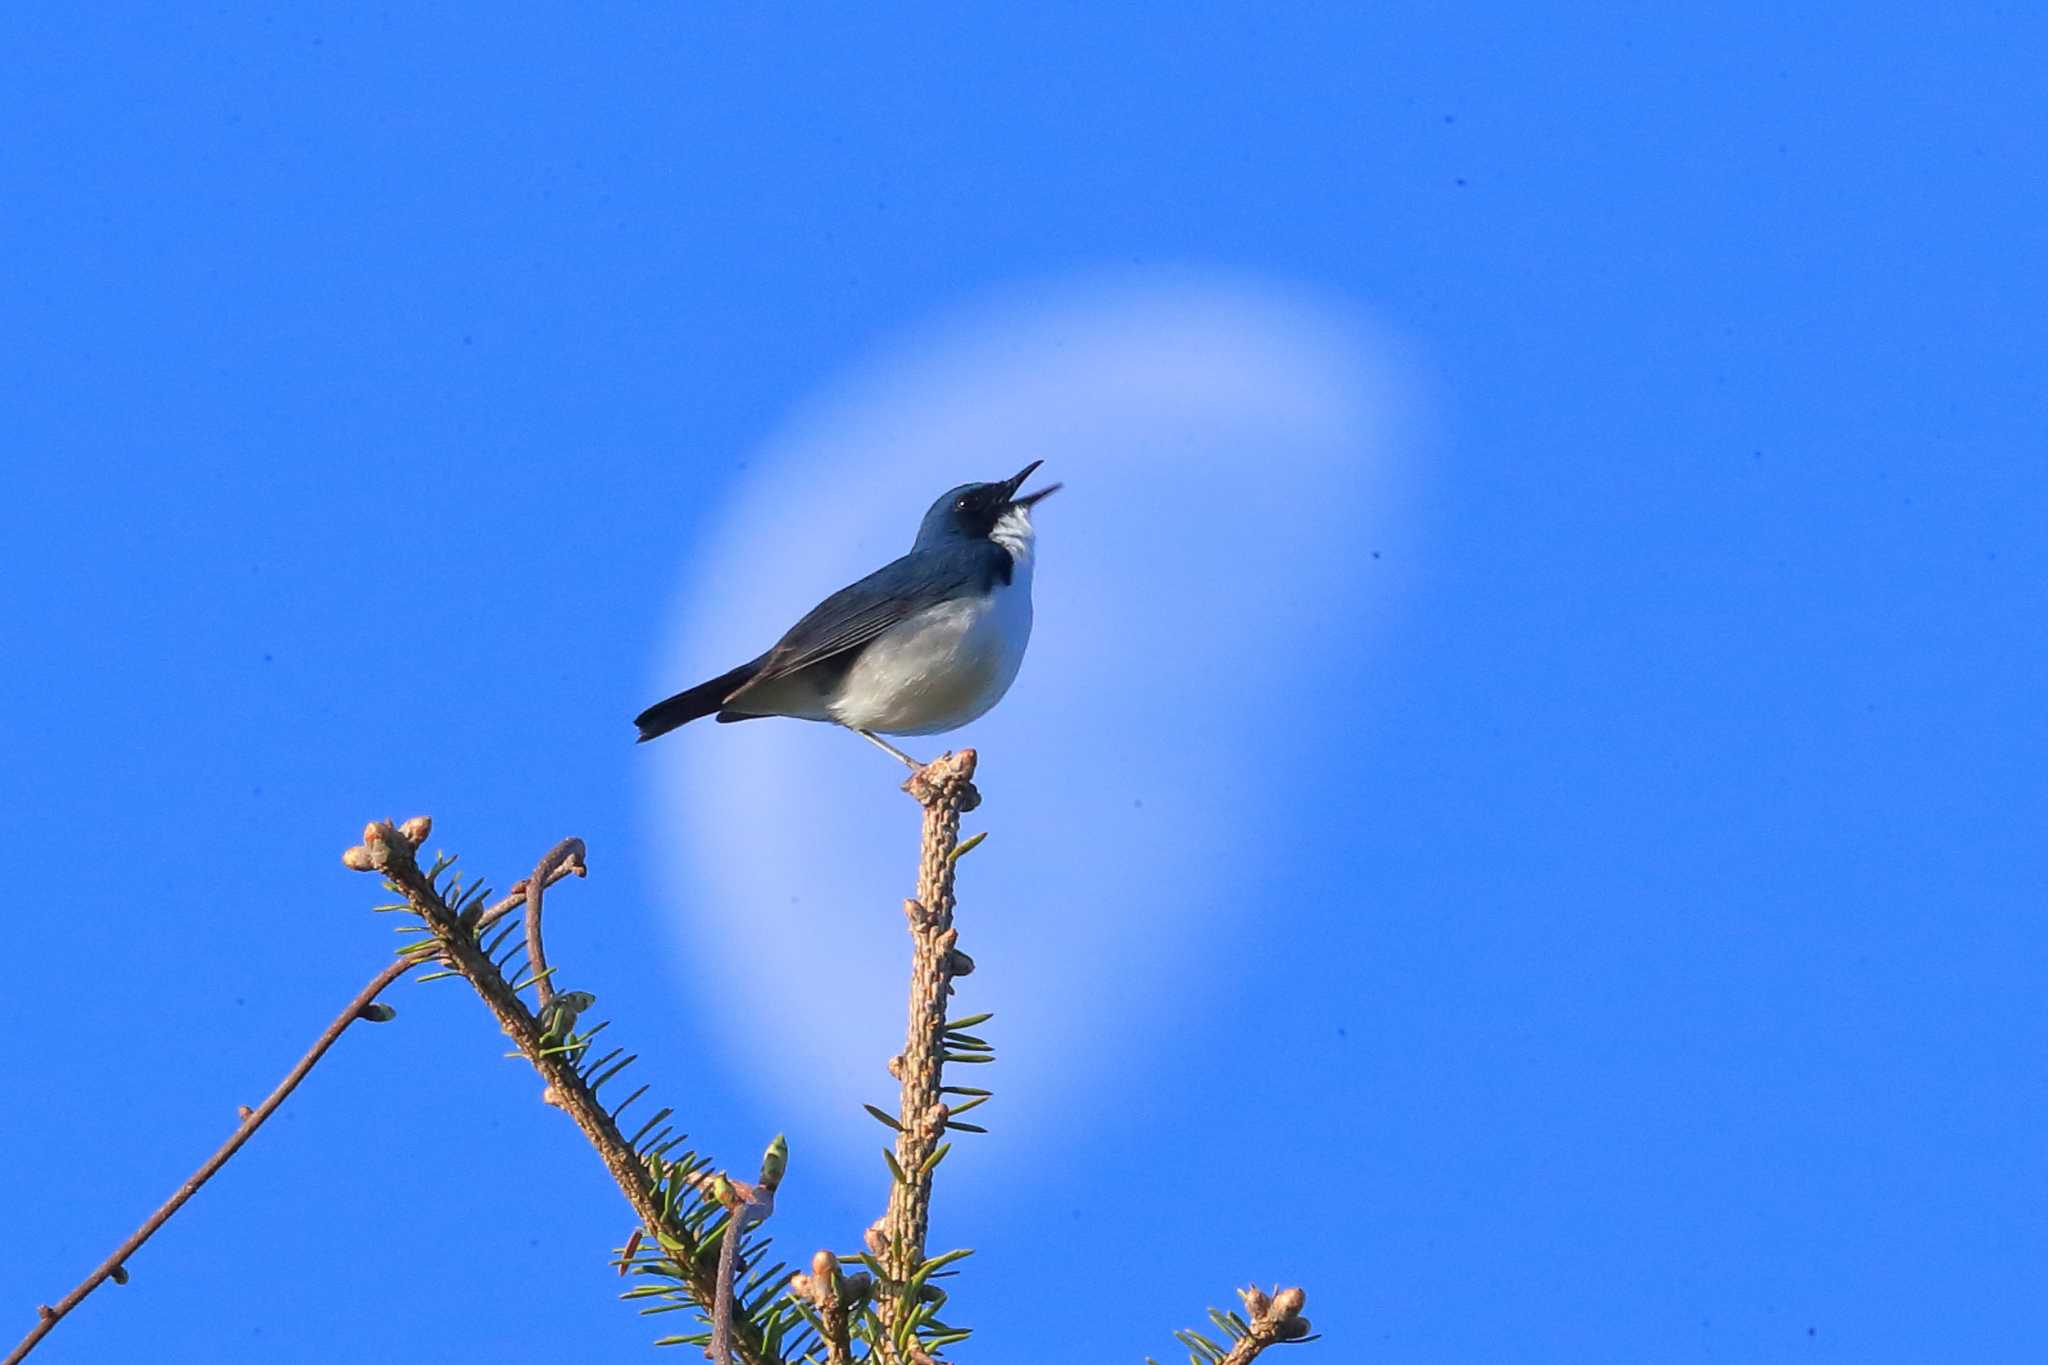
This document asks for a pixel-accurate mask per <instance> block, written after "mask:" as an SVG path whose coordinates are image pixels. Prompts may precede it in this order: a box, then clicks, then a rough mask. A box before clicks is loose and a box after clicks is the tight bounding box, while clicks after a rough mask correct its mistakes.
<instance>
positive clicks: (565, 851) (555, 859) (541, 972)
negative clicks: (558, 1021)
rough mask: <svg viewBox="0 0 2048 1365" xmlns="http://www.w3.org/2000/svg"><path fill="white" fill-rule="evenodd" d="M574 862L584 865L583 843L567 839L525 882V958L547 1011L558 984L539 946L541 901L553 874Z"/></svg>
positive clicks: (543, 860) (543, 859) (553, 849)
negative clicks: (552, 976) (529, 964)
mask: <svg viewBox="0 0 2048 1365" xmlns="http://www.w3.org/2000/svg"><path fill="white" fill-rule="evenodd" d="M571 862H574V863H575V864H576V865H578V866H581V865H582V862H583V841H582V840H581V839H564V840H562V842H560V843H559V844H556V845H555V846H554V847H553V848H551V849H549V850H548V851H547V856H546V857H544V858H542V859H541V860H540V862H539V863H538V864H536V865H535V866H534V869H533V875H532V876H531V877H528V878H527V879H526V957H527V960H528V961H529V962H530V963H531V964H532V970H533V979H534V993H535V997H536V998H537V999H538V1000H539V1001H540V1007H541V1009H542V1010H543V1011H545V1010H546V1009H547V1007H548V1005H549V1003H550V1002H552V1001H553V1000H554V998H555V983H554V981H553V980H552V979H551V977H550V974H549V972H548V955H547V954H546V953H545V952H543V951H542V950H541V943H540V898H541V893H542V892H543V891H545V890H547V887H548V883H549V882H550V881H552V880H553V877H552V876H551V875H550V874H552V873H554V872H555V870H556V869H558V868H563V867H567V866H568V865H569V864H570V863H571Z"/></svg>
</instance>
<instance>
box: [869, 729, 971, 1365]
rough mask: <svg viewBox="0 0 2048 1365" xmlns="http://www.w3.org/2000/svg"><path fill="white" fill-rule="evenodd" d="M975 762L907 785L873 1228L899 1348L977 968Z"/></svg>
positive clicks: (885, 1304) (951, 758)
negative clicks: (901, 990)
mask: <svg viewBox="0 0 2048 1365" xmlns="http://www.w3.org/2000/svg"><path fill="white" fill-rule="evenodd" d="M974 764H975V753H974V750H972V749H962V750H961V751H960V752H958V753H956V754H946V755H944V756H942V757H940V758H937V759H934V760H933V761H932V762H930V763H927V764H926V765H925V766H924V767H922V768H920V769H919V770H918V771H917V772H916V773H914V774H912V775H911V778H910V780H909V781H908V782H906V783H905V784H904V790H905V791H907V792H909V793H910V794H911V796H913V797H915V798H916V799H917V802H918V804H919V805H921V806H923V807H924V838H923V843H922V851H921V854H920V857H919V860H918V869H917V896H916V897H915V898H914V899H912V900H906V901H905V902H904V903H903V913H904V915H905V917H906V918H907V919H908V920H909V922H910V938H911V960H910V1019H909V1026H908V1029H907V1031H906V1035H905V1039H904V1044H903V1052H902V1055H901V1056H899V1057H896V1058H894V1059H892V1060H891V1062H890V1064H889V1067H890V1071H891V1073H892V1074H893V1075H894V1076H895V1077H896V1079H897V1081H898V1082H899V1083H900V1084H901V1087H902V1091H901V1095H900V1097H899V1105H898V1114H897V1123H898V1131H897V1134H896V1151H895V1169H894V1170H893V1171H892V1172H891V1173H890V1183H889V1204H888V1209H887V1211H886V1212H885V1213H884V1214H883V1215H882V1218H881V1220H880V1221H879V1222H877V1223H876V1224H875V1225H874V1226H873V1227H872V1228H870V1229H868V1251H869V1254H870V1255H871V1256H873V1257H874V1258H875V1261H876V1264H877V1268H878V1270H879V1271H880V1280H881V1284H880V1286H879V1288H878V1292H877V1294H876V1298H875V1310H876V1313H877V1315H878V1316H879V1317H880V1318H881V1321H882V1325H883V1327H885V1328H886V1329H888V1330H887V1332H886V1333H885V1339H886V1340H888V1342H889V1343H890V1345H891V1346H894V1345H895V1344H896V1343H897V1342H899V1341H903V1340H904V1338H905V1332H904V1324H906V1323H908V1322H910V1321H911V1320H912V1319H913V1317H914V1315H915V1314H916V1312H917V1291H916V1289H915V1288H913V1285H912V1281H913V1277H914V1276H916V1274H917V1272H918V1270H919V1268H920V1267H922V1266H923V1264H924V1259H925V1257H924V1250H925V1245H924V1244H925V1234H926V1231H927V1229H928V1227H929V1224H930V1219H931V1203H932V1175H933V1171H934V1168H935V1166H936V1164H937V1163H936V1162H935V1161H934V1160H933V1154H934V1152H936V1150H937V1148H938V1144H939V1139H940V1138H941V1137H942V1136H943V1135H944V1133H945V1131H946V1118H947V1109H946V1106H945V1105H944V1104H943V1103H941V1102H940V1099H939V1087H940V1084H941V1081H942V1076H943V1071H944V1067H945V1060H946V1044H945V1032H946V1001H947V999H948V997H949V996H950V995H951V994H952V990H953V978H954V977H956V976H965V975H966V974H967V973H968V972H970V971H972V970H973V969H974V963H973V960H972V959H970V958H969V957H968V956H967V955H966V954H965V953H962V952H960V951H959V950H958V948H957V947H956V946H955V945H956V944H957V943H958V941H959V934H958V932H957V931H955V930H954V928H953V868H954V863H955V861H956V859H955V857H954V853H955V850H956V849H957V848H958V847H959V844H960V815H961V812H963V811H969V810H973V809H974V808H975V807H976V806H977V805H979V804H980V802H981V797H980V794H979V793H978V792H976V791H975V789H974V783H973V777H974ZM892 1354H893V1353H892Z"/></svg>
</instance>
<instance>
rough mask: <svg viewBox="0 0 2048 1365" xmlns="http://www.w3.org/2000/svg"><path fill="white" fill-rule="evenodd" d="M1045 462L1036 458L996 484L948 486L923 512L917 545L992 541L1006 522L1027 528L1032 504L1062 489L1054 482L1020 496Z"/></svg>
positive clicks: (927, 545)
mask: <svg viewBox="0 0 2048 1365" xmlns="http://www.w3.org/2000/svg"><path fill="white" fill-rule="evenodd" d="M1044 463H1045V461H1043V460H1033V461H1032V462H1031V463H1030V464H1027V465H1025V466H1024V467H1023V468H1022V469H1020V470H1018V471H1017V473H1016V475H1015V477H1013V478H1008V479H998V480H996V481H995V482H994V483H963V484H961V485H960V486H959V487H958V488H949V489H947V490H946V491H945V492H944V493H942V494H940V495H939V500H938V501H937V502H935V503H933V504H932V507H931V510H930V511H929V512H926V513H925V514H924V524H923V525H922V526H920V527H918V528H917V548H919V549H931V548H934V547H936V546H939V545H944V544H947V543H948V542H955V541H961V540H992V539H995V538H996V532H997V528H998V527H1001V526H1004V525H1005V523H1006V521H1007V523H1008V524H1009V525H1010V526H1015V525H1017V524H1018V523H1019V522H1021V523H1022V524H1023V525H1024V526H1025V527H1027V528H1028V527H1029V525H1030V522H1029V515H1030V512H1031V507H1032V504H1033V503H1036V502H1037V501H1038V500H1039V499H1040V498H1043V497H1045V496H1046V495H1047V494H1049V493H1054V492H1057V491H1058V490H1059V485H1058V484H1056V483H1054V484H1047V485H1046V486H1045V487H1044V488H1041V489H1039V490H1038V491H1037V492H1035V493H1026V494H1023V495H1022V496H1021V497H1020V496H1019V495H1018V493H1017V490H1018V489H1019V488H1021V487H1022V486H1023V484H1024V480H1026V479H1028V478H1030V477H1031V471H1032V470H1034V469H1036V468H1038V466H1040V465H1042V464H1044Z"/></svg>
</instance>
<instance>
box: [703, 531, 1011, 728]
mask: <svg viewBox="0 0 2048 1365" xmlns="http://www.w3.org/2000/svg"><path fill="white" fill-rule="evenodd" d="M1008 559H1009V553H1008V551H1006V550H1004V549H1003V548H1002V547H1001V546H999V545H993V544H990V543H988V542H985V541H984V542H982V543H980V544H978V545H961V546H954V547H948V548H946V549H943V550H918V551H913V552H912V553H910V554H907V555H905V556H903V557H902V558H901V559H898V560H896V561H894V562H893V563H890V564H886V565H884V566H883V567H881V568H879V569H877V570H875V571H874V572H873V573H871V574H869V575H868V576H867V577H866V578H863V579H861V580H860V582H858V583H854V584H850V585H848V586H847V587H844V588H841V589H840V590H839V591H838V592H835V593H833V594H832V595H831V596H830V597H828V598H826V599H825V600H824V601H822V602H820V603H819V604H818V605H817V606H815V607H813V608H811V610H810V612H809V613H808V614H806V615H805V617H804V619H803V620H801V621H799V622H797V623H796V624H795V625H793V626H791V627H790V628H789V633H788V634H787V635H784V636H783V637H782V639H781V640H779V641H777V642H776V645H775V648H773V649H771V650H769V651H768V657H767V659H766V660H765V661H764V662H763V663H762V665H761V671H760V672H758V673H756V674H755V675H754V676H753V677H751V678H749V679H748V680H747V682H746V685H745V686H744V687H741V688H740V689H739V690H738V691H737V692H734V693H733V694H732V696H733V698H737V697H739V696H741V695H743V694H745V693H746V692H747V691H748V690H749V689H751V688H754V687H757V686H759V685H760V684H762V683H765V682H772V681H773V680H775V679H776V678H786V677H788V676H789V675H790V674H792V673H795V672H798V671H799V670H801V669H805V668H809V667H810V666H811V665H812V664H816V663H822V662H824V661H825V660H827V659H830V658H834V657H836V656H837V655H841V654H844V653H846V652H847V651H849V650H854V649H858V648H860V647H861V646H862V645H864V644H866V643H867V642H868V641H870V640H872V639H874V638H875V637H876V636H878V635H880V634H882V633H883V632H884V631H886V630H888V629H889V627H891V626H893V625H895V624H896V623H898V622H899V621H902V620H905V619H906V618H908V617H911V616H915V615H916V614H917V613H919V612H921V611H924V610H925V609H927V608H929V607H935V606H937V605H938V604H939V603H941V602H944V601H946V600H947V599H948V598H952V597H957V596H959V595H960V594H962V593H965V592H976V593H980V592H987V591H988V590H989V588H990V587H991V586H992V585H993V584H994V583H996V582H997V581H999V579H1000V578H1001V576H1002V570H1003V569H1004V568H1005V567H1007V565H1008Z"/></svg>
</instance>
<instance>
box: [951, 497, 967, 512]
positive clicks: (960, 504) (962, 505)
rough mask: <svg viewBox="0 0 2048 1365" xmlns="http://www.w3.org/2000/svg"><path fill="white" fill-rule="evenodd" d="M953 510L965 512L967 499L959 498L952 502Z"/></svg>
mask: <svg viewBox="0 0 2048 1365" xmlns="http://www.w3.org/2000/svg"><path fill="white" fill-rule="evenodd" d="M953 510H954V511H955V512H965V511H966V510H967V499H965V498H961V499H960V500H958V501H957V502H955V503H954V504H953Z"/></svg>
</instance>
